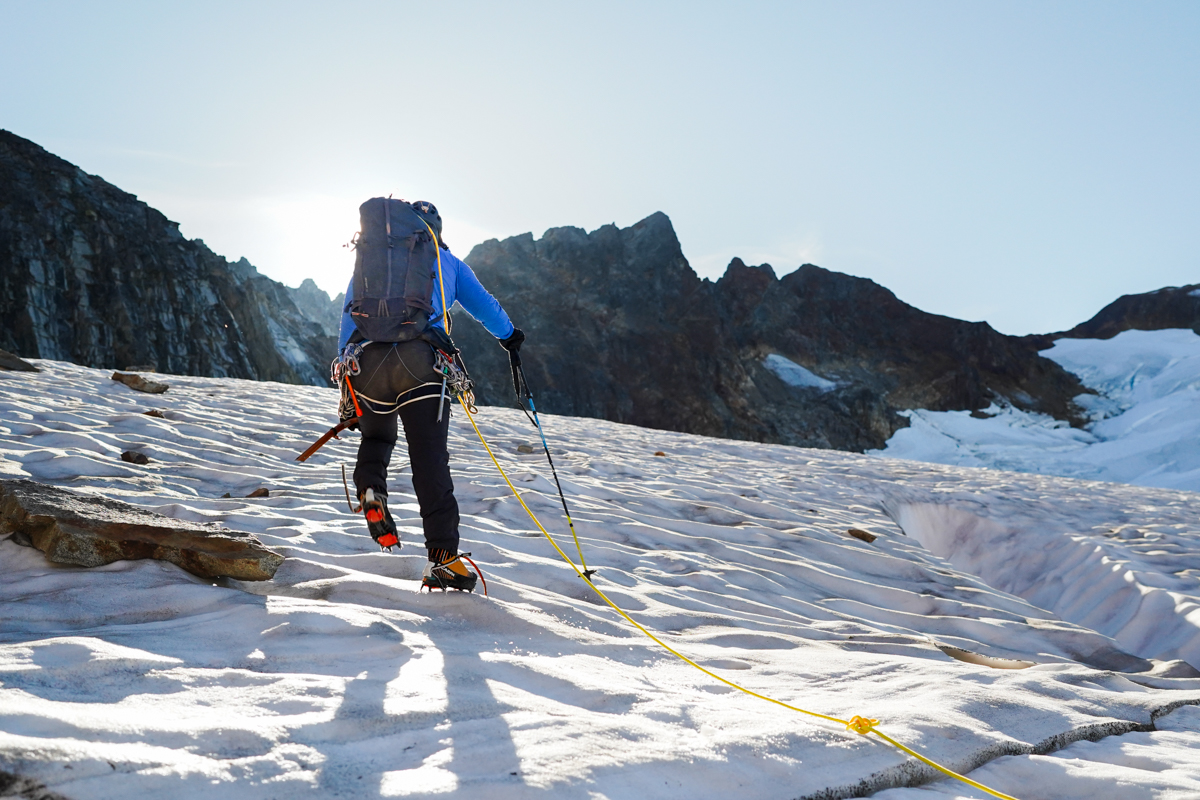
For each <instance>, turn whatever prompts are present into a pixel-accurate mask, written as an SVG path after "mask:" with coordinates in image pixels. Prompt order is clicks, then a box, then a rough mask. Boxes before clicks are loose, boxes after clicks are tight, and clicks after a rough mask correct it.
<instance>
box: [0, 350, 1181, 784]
mask: <svg viewBox="0 0 1200 800" xmlns="http://www.w3.org/2000/svg"><path fill="white" fill-rule="evenodd" d="M38 366H40V367H41V368H42V369H43V370H44V371H43V372H40V373H0V474H5V475H10V476H24V477H30V478H33V479H35V480H40V481H44V482H47V483H52V484H55V485H60V486H64V487H67V488H71V489H73V490H76V491H83V492H92V493H96V494H99V495H103V496H106V497H111V498H116V499H120V500H124V501H126V502H130V503H134V504H136V505H138V506H140V507H142V508H146V509H149V510H152V511H157V512H159V513H162V514H167V515H169V516H173V517H177V518H181V519H186V520H192V521H205V522H208V521H214V522H219V523H222V524H224V525H225V526H228V527H230V528H234V529H239V530H244V531H249V532H251V533H254V534H255V535H256V536H258V537H259V538H260V539H262V540H263V542H264V543H266V544H267V545H268V546H271V547H273V548H276V549H278V550H280V551H281V552H283V553H285V554H286V555H287V557H288V559H287V561H285V562H284V564H283V565H282V566H281V567H280V569H279V572H278V574H277V576H276V579H275V580H274V581H271V582H264V583H239V582H236V581H231V580H226V581H222V582H220V583H219V584H215V585H214V584H211V583H207V582H204V581H201V580H199V579H197V578H195V577H193V576H190V575H188V574H187V573H185V572H183V571H182V570H180V569H178V568H176V567H174V566H173V565H170V564H166V563H161V562H154V561H136V562H117V563H114V564H110V565H108V566H106V567H101V568H97V569H90V570H87V569H81V568H76V567H68V566H57V565H53V564H50V563H48V562H47V561H46V560H45V558H44V557H43V556H42V554H41V553H39V552H37V551H35V550H33V549H30V548H27V547H21V546H19V545H18V544H16V543H15V542H13V541H12V540H3V541H0V575H3V579H2V580H0V608H2V609H3V616H2V617H0V769H3V770H6V771H9V772H13V773H17V774H21V775H25V776H28V777H31V778H34V779H36V780H39V781H41V782H44V783H45V784H47V785H48V786H49V787H50V788H51V789H52V790H54V791H57V792H60V793H62V794H64V795H66V796H68V797H71V798H75V799H76V800H92V799H95V800H101V799H102V798H114V799H115V798H128V797H143V796H161V797H172V798H184V799H185V800H192V799H193V798H195V799H196V800H199V799H200V798H229V797H237V798H263V800H266V798H279V799H280V800H290V799H291V798H314V797H334V796H345V797H435V796H436V797H443V796H444V797H448V798H455V797H462V798H481V797H487V798H527V797H538V798H551V797H553V798H581V800H582V799H583V798H588V799H595V798H637V799H638V800H642V799H643V798H678V797H691V798H727V797H731V796H738V797H741V796H751V797H755V798H780V799H781V800H782V799H783V798H802V797H803V798H818V797H819V798H837V797H856V796H864V795H867V794H870V793H872V792H878V791H881V790H886V791H883V792H882V794H879V795H877V796H879V797H887V798H897V797H914V798H916V797H925V796H927V795H929V794H930V793H934V794H935V795H938V796H952V797H956V796H962V797H968V796H970V797H974V796H978V795H977V794H970V793H967V794H963V793H962V790H963V789H966V788H967V787H965V786H963V785H961V784H956V783H950V782H947V781H944V780H940V778H939V776H938V775H937V774H936V773H934V772H932V770H930V769H928V768H927V767H924V766H922V765H920V764H918V763H917V762H915V761H913V760H912V759H910V758H908V757H906V756H904V755H903V754H901V753H899V752H897V751H896V750H894V749H892V748H890V747H888V746H887V745H885V744H883V743H881V742H880V741H878V740H876V739H875V738H873V737H861V736H858V735H856V734H853V733H849V732H847V731H845V730H843V729H841V727H840V726H837V725H831V724H829V723H826V722H823V721H821V720H817V719H813V718H811V717H805V716H802V715H799V714H796V713H794V712H791V711H788V710H786V709H781V708H779V707H778V706H774V705H771V704H768V703H766V702H764V701H762V700H759V699H756V698H754V697H750V696H747V695H744V694H741V693H739V692H736V691H734V690H732V689H730V688H729V687H727V686H725V685H723V684H720V683H718V682H716V681H714V680H712V679H711V678H709V677H707V676H705V675H704V674H702V673H700V672H698V671H696V670H694V669H692V668H691V667H689V666H688V665H686V664H684V663H682V662H680V661H678V660H676V659H675V658H673V657H672V656H670V655H669V654H667V653H666V652H664V651H663V650H661V649H659V648H657V647H656V646H654V645H653V644H652V643H651V642H649V641H648V640H646V639H645V638H644V637H642V636H641V635H640V634H638V633H637V632H636V631H634V630H632V629H631V628H630V627H629V626H628V625H627V624H626V623H624V622H623V621H622V620H621V619H619V618H618V617H616V616H615V615H614V614H613V613H612V612H611V610H610V609H608V608H607V607H606V606H604V605H602V604H601V603H600V602H599V601H598V600H597V598H596V597H595V596H594V595H593V594H592V593H591V591H590V590H589V589H588V588H587V586H586V585H585V584H584V583H583V582H582V581H581V580H580V579H579V578H578V577H577V576H576V575H575V574H574V573H573V572H572V571H571V570H570V568H569V567H568V566H566V565H565V564H564V563H563V562H562V561H561V560H560V559H559V558H558V556H557V555H556V554H555V553H554V552H553V550H552V549H551V548H550V546H549V544H548V543H547V542H546V541H545V539H544V538H543V537H542V535H541V534H540V533H539V532H538V531H537V530H536V529H535V528H534V526H533V525H532V523H531V522H530V521H529V519H528V517H526V516H525V514H524V512H523V511H522V510H521V508H520V506H519V505H518V503H517V502H516V500H515V499H514V498H513V497H512V496H511V494H510V492H509V491H508V489H507V487H506V486H505V485H504V483H503V481H502V479H501V478H500V476H499V475H498V474H497V473H496V470H495V468H494V467H493V466H492V464H491V462H490V460H489V459H488V458H487V455H486V454H485V453H484V452H483V450H482V448H481V446H480V445H479V443H478V441H477V440H476V439H475V438H474V434H473V431H472V430H471V428H470V426H469V424H468V422H467V420H466V419H465V417H464V415H463V413H462V412H461V411H456V413H455V414H454V416H453V418H452V421H451V442H450V450H451V454H452V459H453V460H452V467H453V469H454V472H455V481H456V487H457V493H458V495H459V498H460V502H461V505H462V513H463V522H462V530H463V537H464V545H463V546H464V549H466V550H469V551H471V552H472V553H473V557H474V558H475V559H476V560H477V561H478V562H479V564H480V566H481V567H482V568H483V569H484V571H485V575H486V577H487V578H488V584H489V587H490V590H491V597H490V598H484V597H482V596H480V595H466V594H456V593H450V594H445V595H443V594H440V593H439V594H433V595H431V594H427V593H426V594H422V593H419V592H418V585H419V576H420V572H421V568H422V566H423V564H424V550H423V549H422V547H421V538H420V533H419V531H420V527H419V517H418V514H417V507H416V504H415V500H414V498H413V497H412V490H411V483H410V479H409V477H408V475H407V472H400V471H399V469H398V468H399V467H401V466H403V464H404V457H403V448H402V447H401V448H400V449H399V450H398V452H397V457H396V463H395V467H396V468H397V469H395V470H394V473H395V474H394V478H393V483H392V495H391V497H392V504H391V505H392V509H393V512H394V513H395V514H396V515H397V519H398V522H399V524H400V526H401V528H402V535H403V538H404V542H405V547H404V549H403V550H402V551H401V552H400V553H399V554H398V555H397V554H388V553H381V552H378V551H377V550H376V549H375V548H374V545H373V544H372V542H371V540H370V538H369V537H368V536H367V535H366V531H365V526H364V524H363V523H362V521H361V519H360V518H358V517H356V516H354V515H351V514H350V513H349V512H348V511H347V509H346V505H345V499H344V496H343V489H342V486H341V477H340V472H339V464H342V463H348V462H351V461H352V460H353V457H354V451H355V446H356V439H357V436H356V435H354V436H350V437H347V438H344V439H341V440H335V441H333V442H331V443H330V444H329V445H327V446H326V447H325V448H324V449H323V450H322V451H320V453H318V454H317V455H316V456H314V457H313V458H312V459H311V460H310V461H309V462H308V463H306V464H299V463H297V462H295V461H294V458H295V456H296V454H297V453H298V452H300V451H301V450H302V449H303V448H304V447H305V446H306V445H307V444H309V443H310V442H311V441H313V440H314V439H316V438H317V436H318V435H320V434H321V433H322V432H324V430H325V429H326V427H327V426H328V425H329V424H331V423H332V420H333V417H334V414H335V408H336V404H337V396H336V393H335V392H334V391H333V390H331V389H320V388H314V387H302V386H287V385H282V384H272V383H254V382H248V381H238V380H230V379H211V378H193V377H183V376H172V377H170V378H169V382H170V383H171V390H170V391H169V392H167V393H166V394H164V395H159V396H155V397H148V396H146V395H141V394H138V393H136V392H132V391H130V390H129V389H128V388H127V387H125V386H123V385H121V384H119V383H117V382H115V381H111V380H109V377H108V373H107V372H104V371H100V370H92V369H87V368H83V367H77V366H73V365H69V364H63V363H57V362H50V361H40V362H38ZM150 407H154V408H158V409H160V410H161V411H162V412H163V414H164V418H156V417H151V416H147V415H145V414H143V413H142V412H144V411H145V410H147V409H148V408H150ZM478 421H479V424H480V426H481V428H482V429H483V431H484V433H485V435H486V436H487V437H488V439H489V441H490V442H491V443H492V445H493V447H494V448H495V450H496V452H497V456H498V458H499V459H500V460H501V462H502V464H503V465H504V466H505V468H506V469H507V470H508V471H509V474H510V475H511V476H512V478H513V480H514V483H515V484H516V485H517V486H518V487H519V489H520V490H521V492H522V494H523V497H524V499H525V501H526V502H527V503H528V504H529V505H530V506H531V508H533V510H534V511H535V512H536V513H537V514H538V515H539V516H540V518H541V519H542V520H543V521H544V522H545V524H546V525H547V526H548V527H549V528H550V530H551V531H552V532H553V533H554V534H555V535H556V536H557V537H558V541H559V542H560V544H562V545H563V546H564V548H566V549H567V551H568V552H573V546H572V545H570V544H569V542H570V537H569V534H568V533H567V529H566V525H565V522H564V520H563V517H562V513H561V508H560V507H559V505H558V498H557V495H556V494H555V492H554V488H553V484H552V483H551V482H550V481H549V480H548V470H547V468H546V463H545V459H544V456H543V455H541V454H539V453H538V452H536V451H535V453H534V454H532V455H526V454H521V453H518V452H517V449H516V448H517V447H518V446H519V445H523V444H534V443H535V442H536V441H537V439H536V432H535V431H533V430H532V429H531V428H530V426H529V424H528V422H527V421H526V420H525V418H524V417H523V416H522V415H521V413H520V412H519V411H517V410H510V409H498V408H483V409H481V410H480V413H479V416H478ZM543 422H544V424H545V426H546V428H547V432H548V434H549V437H550V440H551V446H552V447H553V448H554V450H555V461H556V463H557V464H558V465H559V473H560V476H561V477H562V480H563V487H564V489H565V490H566V493H567V496H568V498H569V500H570V502H571V504H572V511H573V514H574V518H575V524H576V528H577V530H578V531H579V535H580V539H581V541H582V543H583V547H584V549H585V552H586V554H587V556H588V564H589V566H592V567H595V568H597V569H598V570H599V573H598V576H597V585H598V586H600V587H602V588H603V589H604V591H606V592H607V593H609V596H610V597H612V598H613V600H614V601H616V602H617V603H619V604H620V605H621V606H622V607H623V608H625V609H626V610H627V611H629V612H630V613H631V614H633V615H634V617H635V618H637V619H638V620H639V621H641V622H642V623H643V624H645V625H647V626H648V627H649V628H650V629H652V630H654V631H656V632H658V633H659V634H660V635H661V636H662V637H663V638H664V639H665V640H666V641H667V642H669V643H670V644H671V645H672V646H674V647H677V648H679V649H680V650H681V651H683V652H684V653H686V654H687V655H689V656H690V657H692V658H694V659H696V660H697V661H698V662H699V663H700V664H702V665H703V666H705V667H706V668H709V669H712V670H714V671H716V672H718V673H720V674H722V675H725V676H726V677H728V678H730V679H731V680H734V681H737V682H739V683H742V684H743V685H745V686H747V687H748V688H750V689H752V690H754V691H757V692H761V693H763V694H767V695H770V696H772V697H776V698H778V699H780V700H782V701H785V702H789V703H793V704H796V705H799V706H801V707H804V708H807V709H811V710H813V711H817V712H821V713H826V714H831V715H834V716H839V717H843V718H849V717H850V716H851V715H855V714H858V715H863V716H870V717H874V718H877V719H879V720H881V722H880V723H879V727H880V729H881V730H883V731H884V732H886V733H888V734H889V735H891V736H894V737H896V738H897V739H899V740H900V741H902V742H904V743H906V744H908V745H910V746H913V747H916V748H918V749H920V750H921V751H922V752H924V753H925V754H927V755H928V756H930V757H932V758H934V759H936V760H938V761H940V762H942V763H944V764H946V765H947V766H948V767H950V768H952V769H956V770H960V771H966V770H974V772H973V773H972V775H973V777H976V778H977V779H979V780H983V781H985V782H987V783H988V784H990V785H993V786H995V787H996V788H997V789H1000V790H1002V791H1006V792H1008V793H1010V794H1013V795H1015V796H1017V797H1021V798H1023V800H1029V799H1030V798H1049V797H1055V798H1063V797H1088V798H1095V797H1121V798H1125V797H1129V798H1135V797H1136V798H1143V797H1144V798H1177V797H1186V796H1194V795H1195V792H1196V791H1197V780H1196V777H1195V770H1194V767H1190V766H1189V765H1192V764H1194V763H1195V761H1196V757H1197V752H1198V751H1200V724H1198V714H1197V711H1196V709H1194V708H1192V706H1193V705H1195V704H1197V703H1200V677H1197V676H1198V675H1200V673H1197V672H1196V671H1195V670H1193V669H1191V667H1190V666H1189V665H1188V664H1187V663H1185V662H1184V661H1179V660H1173V659H1177V658H1179V657H1182V656H1184V655H1186V656H1187V657H1188V658H1195V656H1193V655H1192V654H1193V653H1196V652H1197V650H1196V648H1197V646H1198V645H1197V641H1198V640H1197V636H1196V628H1197V626H1198V625H1200V611H1198V610H1197V600H1198V598H1200V592H1198V591H1197V585H1196V582H1197V578H1198V576H1200V542H1198V537H1200V523H1198V522H1197V519H1198V515H1197V511H1198V510H1200V502H1198V501H1200V495H1196V494H1192V493H1188V492H1181V491H1173V490H1168V489H1154V488H1137V487H1133V486H1126V485H1118V484H1102V483H1093V482H1087V481H1080V480H1073V479H1067V478H1055V477H1047V476H1044V475H1035V474H1017V473H1004V472H995V471H990V470H980V469H970V468H962V467H953V466H945V465H937V464H919V463H914V462H910V461H900V460H893V459H884V458H877V457H871V456H862V455H856V454H850V453H838V452H831V451H817V450H806V449H799V448H792V447H785V446H779V445H763V444H754V443H746V442H734V441H725V440H720V439H711V438H705V437H699V436H691V435H686V434H677V433H669V432H662V431H651V430H645V429H639V428H634V427H631V426H624V425H618V424H615V423H609V422H603V421H597V420H591V419H573V418H566V417H545V418H543ZM129 449H135V450H140V451H142V452H144V453H146V454H147V455H149V456H150V458H151V459H152V460H151V462H150V463H149V464H148V465H146V466H142V467H138V466H134V465H131V464H126V463H124V462H122V461H120V458H119V454H120V453H121V452H122V451H123V450H129ZM655 451H663V452H665V453H666V455H665V457H664V456H658V457H656V456H655V455H654V453H655ZM260 486H266V487H268V488H269V489H270V492H271V494H270V497H268V498H261V499H244V498H245V495H246V494H248V493H249V492H250V491H252V490H254V489H256V488H259V487H260ZM226 492H229V493H230V494H232V495H233V498H232V499H222V498H221V495H222V494H224V493H226ZM239 498H242V499H239ZM897 523H899V524H897ZM849 528H859V529H862V530H865V531H868V532H870V533H872V534H874V535H875V536H876V537H877V538H876V539H875V540H874V542H873V543H870V544H868V543H866V542H864V541H860V540H859V539H856V538H852V537H850V536H848V535H847V534H846V532H847V530H848V529H849ZM905 531H907V533H908V534H909V535H904V533H905ZM1123 588H1124V589H1125V590H1124V591H1122V589H1123ZM979 656H983V657H985V658H979ZM1020 661H1023V662H1031V663H1032V664H1033V666H1029V667H1028V668H1024V669H994V668H992V667H990V666H986V665H984V664H986V663H991V664H995V665H997V666H1023V665H1021V664H1016V663H1014V662H1020ZM974 662H982V663H974ZM1175 709H1178V710H1175ZM1171 712H1173V713H1171ZM1156 719H1157V721H1156ZM1093 740H1096V741H1093ZM1102 781H1103V782H1104V783H1103V785H1102V784H1101V782H1102ZM902 787H916V788H902ZM1114 787H1115V788H1114ZM918 793H919V794H918Z"/></svg>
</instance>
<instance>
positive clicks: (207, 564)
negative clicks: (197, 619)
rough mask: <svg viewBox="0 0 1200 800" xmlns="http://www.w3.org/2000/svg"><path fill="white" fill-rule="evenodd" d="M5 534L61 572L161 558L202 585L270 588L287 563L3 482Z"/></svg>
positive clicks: (97, 500) (244, 546)
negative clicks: (230, 582)
mask: <svg viewBox="0 0 1200 800" xmlns="http://www.w3.org/2000/svg"><path fill="white" fill-rule="evenodd" d="M255 496H261V495H255ZM0 533H4V534H15V535H20V537H21V538H22V539H23V540H25V541H28V542H29V543H30V544H31V545H33V546H34V547H36V548H37V549H38V550H41V551H42V552H43V553H45V554H46V558H48V559H50V561H52V562H54V563H55V564H75V565H77V566H81V567H100V566H103V565H105V564H111V563H113V562H114V561H123V560H136V559H142V558H154V559H158V560H160V561H169V562H171V563H172V564H176V565H178V566H180V567H183V568H184V569H186V570H187V571H188V572H190V573H192V574H193V575H198V576H200V577H201V578H220V577H229V578H238V579H239V580H244V581H265V580H270V578H271V577H272V576H274V575H275V570H277V569H278V568H279V565H280V564H281V563H283V556H281V555H279V554H278V553H274V552H272V551H270V550H268V549H267V548H265V547H263V546H262V543H261V542H259V541H258V540H257V539H255V538H254V537H253V536H249V535H247V534H238V533H237V532H236V531H228V530H220V529H217V528H215V527H213V526H201V525H196V524H194V523H192V524H189V523H186V522H181V521H179V520H173V519H171V518H169V517H164V516H163V515H161V514H155V513H152V512H149V511H144V510H142V509H140V508H137V507H135V506H131V505H129V504H128V503H122V502H119V501H116V500H108V499H105V498H102V497H92V496H88V495H80V494H76V493H74V492H67V491H63V490H62V489H58V488H55V487H53V486H46V485H45V484H41V483H36V482H34V481H27V480H0Z"/></svg>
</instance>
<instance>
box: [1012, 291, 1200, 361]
mask: <svg viewBox="0 0 1200 800" xmlns="http://www.w3.org/2000/svg"><path fill="white" fill-rule="evenodd" d="M1169 328H1186V329H1190V330H1192V331H1194V332H1195V333H1198V334H1200V284H1195V283H1193V284H1191V285H1190V286H1166V287H1163V288H1162V289H1157V290H1155V291H1153V292H1146V293H1145V294H1127V295H1124V296H1122V297H1119V298H1117V299H1116V300H1114V301H1113V302H1111V303H1109V304H1108V305H1106V306H1105V307H1104V308H1102V309H1100V311H1098V312H1097V313H1096V316H1094V317H1092V318H1091V319H1089V320H1088V321H1087V322H1081V323H1080V324H1078V325H1076V326H1075V327H1074V328H1072V329H1071V330H1069V331H1064V332H1062V333H1051V334H1046V335H1044V336H1034V337H1030V338H1031V339H1036V340H1038V342H1039V345H1038V346H1039V347H1049V346H1050V344H1051V343H1052V342H1054V341H1057V340H1061V339H1062V338H1063V337H1067V338H1071V339H1111V338H1112V337H1113V336H1116V335H1117V334H1118V333H1121V332H1122V331H1128V330H1142V331H1158V330H1166V329H1169Z"/></svg>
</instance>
